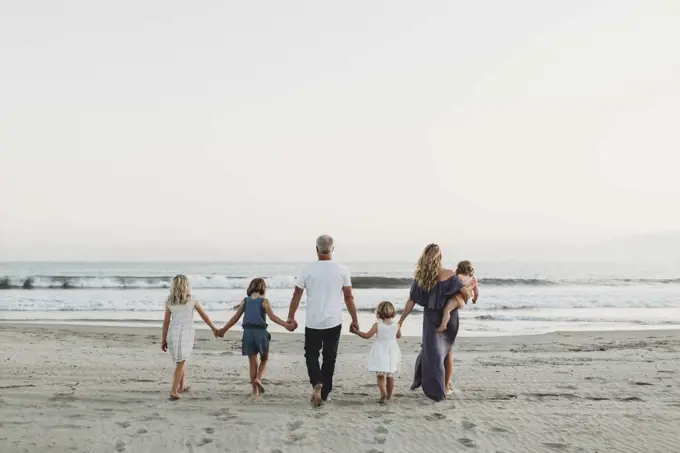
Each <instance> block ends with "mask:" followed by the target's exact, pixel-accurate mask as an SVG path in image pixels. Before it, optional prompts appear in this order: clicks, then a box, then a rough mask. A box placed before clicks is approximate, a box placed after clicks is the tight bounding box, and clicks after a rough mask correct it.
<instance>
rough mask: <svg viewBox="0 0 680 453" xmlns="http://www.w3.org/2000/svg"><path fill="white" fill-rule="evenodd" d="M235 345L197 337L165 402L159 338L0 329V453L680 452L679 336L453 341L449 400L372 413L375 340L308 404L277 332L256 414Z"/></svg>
mask: <svg viewBox="0 0 680 453" xmlns="http://www.w3.org/2000/svg"><path fill="white" fill-rule="evenodd" d="M239 335H240V333H239V332H230V333H229V334H228V335H227V338H226V339H224V340H215V339H213V338H212V337H211V336H210V333H209V332H206V331H197V341H196V347H195V349H194V354H193V356H192V358H191V360H190V362H189V368H188V379H189V382H190V384H191V386H192V387H191V390H190V392H189V393H187V394H185V398H184V399H183V400H181V401H179V402H170V401H168V400H167V393H168V389H169V385H170V384H169V382H170V377H171V369H172V366H173V364H172V363H171V360H170V358H169V357H168V356H167V355H166V354H163V353H162V352H161V350H160V345H159V336H160V326H159V327H158V328H157V329H148V328H124V327H101V326H89V327H88V326H63V325H62V326H51V325H30V324H9V323H2V324H0V345H1V347H0V363H1V364H2V366H1V368H0V445H2V448H0V450H1V451H2V452H3V453H20V452H31V453H32V452H47V451H50V452H55V453H58V452H79V453H88V452H89V453H97V452H131V453H143V452H160V451H163V452H189V453H193V452H197V453H198V452H206V453H207V452H266V453H274V452H282V453H292V452H346V451H356V452H371V453H378V452H444V451H467V450H470V451H480V452H501V451H502V452H533V451H536V452H550V451H561V452H676V451H680V447H679V445H680V430H678V426H680V391H678V384H680V362H679V361H678V360H677V358H678V357H679V351H680V331H637V332H589V333H584V332H573V333H555V334H549V335H540V336H525V337H496V338H460V339H459V341H458V343H457V347H456V355H455V360H456V373H455V385H456V388H457V391H456V393H455V395H454V396H453V397H452V398H451V399H449V400H447V401H445V402H442V403H437V404H433V403H431V402H429V400H427V399H426V398H425V397H424V395H423V394H422V393H421V392H420V391H416V392H411V391H410V390H409V385H410V377H411V369H412V366H413V362H414V359H415V354H416V351H417V349H418V347H419V339H418V338H405V339H403V341H402V342H401V346H402V351H403V354H404V363H403V372H402V374H401V376H400V377H399V379H398V381H397V391H396V399H395V400H394V401H393V402H392V403H391V404H389V405H387V406H378V405H377V404H376V400H377V389H376V388H375V384H374V377H373V376H372V375H371V374H369V373H368V372H366V371H365V365H364V363H365V357H366V354H367V352H368V349H369V347H370V342H369V341H363V340H360V339H358V338H354V337H343V338H342V340H341V345H340V356H339V363H338V367H337V371H336V377H337V385H336V388H335V390H334V392H333V394H332V400H331V401H330V402H329V403H327V404H326V405H325V406H323V407H322V408H320V409H312V408H310V406H309V404H308V396H309V391H310V388H309V386H308V383H307V376H306V370H305V366H304V358H303V351H302V336H301V335H299V334H275V335H274V338H273V342H272V356H271V361H270V363H271V365H270V368H269V372H268V375H267V377H266V380H265V384H266V388H267V393H266V395H265V396H264V398H263V399H262V400H261V401H259V402H251V401H250V400H249V399H248V397H247V393H248V391H249V384H248V378H247V366H246V360H245V359H244V358H242V357H241V355H240V336H239Z"/></svg>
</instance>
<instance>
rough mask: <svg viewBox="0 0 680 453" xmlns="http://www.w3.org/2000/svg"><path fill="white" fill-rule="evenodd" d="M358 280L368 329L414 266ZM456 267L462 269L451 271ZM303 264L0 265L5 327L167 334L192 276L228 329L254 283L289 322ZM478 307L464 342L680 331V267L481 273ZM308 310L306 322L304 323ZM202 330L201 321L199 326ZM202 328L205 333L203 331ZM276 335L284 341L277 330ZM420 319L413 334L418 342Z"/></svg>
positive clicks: (496, 267) (401, 293)
mask: <svg viewBox="0 0 680 453" xmlns="http://www.w3.org/2000/svg"><path fill="white" fill-rule="evenodd" d="M344 264H345V265H346V266H347V267H348V268H349V270H350V272H351V274H352V280H353V287H354V294H355V299H356V305H357V308H358V309H359V311H360V319H361V324H362V326H363V327H365V328H368V326H369V325H370V324H371V323H372V321H373V319H374V317H373V310H374V308H375V306H376V304H377V302H379V301H380V300H390V301H392V302H393V303H395V305H396V306H397V308H398V309H401V307H403V305H404V303H405V302H406V300H407V298H408V288H409V286H410V282H411V280H410V277H411V275H412V272H413V267H414V265H413V263H350V262H348V263H344ZM448 264H449V265H450V266H451V267H453V266H454V265H455V263H448ZM302 266H304V263H140V262H135V263H85V262H83V263H37V262H21V263H7V262H6V263H0V320H2V321H22V322H39V323H69V324H94V325H96V324H123V325H158V326H159V327H160V321H161V320H162V318H163V301H164V298H165V297H166V295H167V292H168V287H169V285H170V280H171V279H172V277H173V276H174V275H176V274H177V273H183V274H186V275H187V276H188V277H189V278H190V280H191V282H192V287H193V294H194V297H195V298H196V299H198V300H199V301H201V303H202V305H203V306H204V308H205V309H206V311H207V312H208V314H209V315H210V316H211V317H212V318H213V320H215V321H216V323H217V322H219V323H223V322H226V321H227V320H228V319H229V317H230V316H231V315H232V314H233V309H234V307H235V306H236V305H237V304H238V302H239V301H240V300H242V298H243V297H244V296H245V288H246V287H247V285H248V282H249V281H250V279H251V278H253V277H265V278H266V279H267V283H268V294H267V296H268V298H269V300H270V301H271V302H272V305H273V307H274V310H275V311H276V312H277V314H279V316H281V317H285V316H286V315H287V307H288V304H289V302H290V297H291V294H292V288H293V285H294V282H295V275H297V273H298V272H299V270H300V268H301V267H302ZM475 270H476V272H477V276H478V278H479V281H480V299H479V302H478V304H476V305H473V304H471V303H470V304H468V306H467V307H466V308H465V309H463V310H461V313H460V316H461V330H460V335H461V336H497V335H524V334H540V333H547V332H553V331H583V330H632V329H668V328H680V266H678V264H677V263H657V264H649V263H645V264H637V265H635V264H624V263H522V262H503V263H475ZM304 305H305V301H304V299H303V303H302V306H301V309H300V314H299V316H298V321H303V320H304ZM197 322H198V318H197ZM197 325H198V324H197ZM272 330H273V331H280V330H281V329H280V328H279V327H278V326H274V327H273V328H272ZM419 333H420V315H419V314H418V313H417V312H416V313H414V314H413V315H411V317H410V318H409V320H408V321H407V323H406V325H405V327H404V334H406V335H419Z"/></svg>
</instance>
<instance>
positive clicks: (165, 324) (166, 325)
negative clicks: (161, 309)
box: [161, 307, 170, 352]
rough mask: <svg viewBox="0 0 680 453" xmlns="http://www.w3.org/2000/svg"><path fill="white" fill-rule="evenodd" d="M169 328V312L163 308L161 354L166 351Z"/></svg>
mask: <svg viewBox="0 0 680 453" xmlns="http://www.w3.org/2000/svg"><path fill="white" fill-rule="evenodd" d="M169 327H170V310H169V309H168V307H165V318H163V333H162V334H161V349H162V350H163V352H165V351H167V350H168V328H169Z"/></svg>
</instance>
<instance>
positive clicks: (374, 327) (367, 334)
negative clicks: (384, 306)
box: [354, 322, 378, 340]
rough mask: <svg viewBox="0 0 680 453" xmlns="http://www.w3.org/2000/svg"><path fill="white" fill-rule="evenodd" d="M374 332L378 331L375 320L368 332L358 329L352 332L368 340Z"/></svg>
mask: <svg viewBox="0 0 680 453" xmlns="http://www.w3.org/2000/svg"><path fill="white" fill-rule="evenodd" d="M376 332H378V323H377V322H376V323H375V324H373V327H371V330H369V331H368V332H362V331H360V330H355V331H354V334H355V335H359V336H360V337H361V338H363V339H364V340H368V339H370V338H373V335H375V334H376Z"/></svg>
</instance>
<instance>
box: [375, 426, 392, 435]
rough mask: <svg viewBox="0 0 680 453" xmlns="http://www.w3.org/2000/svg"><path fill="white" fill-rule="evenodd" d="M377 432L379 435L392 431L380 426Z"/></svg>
mask: <svg viewBox="0 0 680 453" xmlns="http://www.w3.org/2000/svg"><path fill="white" fill-rule="evenodd" d="M375 432H376V433H378V434H387V433H389V432H390V431H389V430H388V429H387V428H385V427H384V426H382V425H380V426H378V427H377V428H376V429H375Z"/></svg>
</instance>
